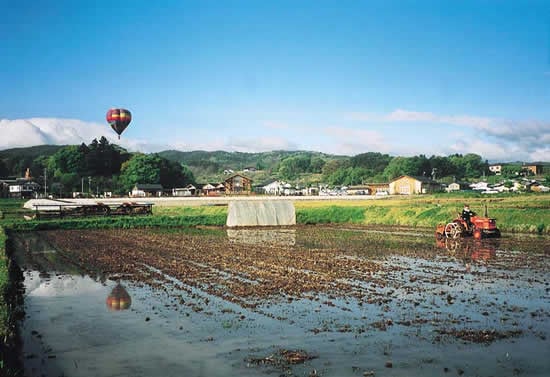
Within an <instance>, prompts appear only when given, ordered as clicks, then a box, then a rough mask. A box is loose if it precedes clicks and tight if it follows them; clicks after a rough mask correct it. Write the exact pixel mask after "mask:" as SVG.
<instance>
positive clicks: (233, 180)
mask: <svg viewBox="0 0 550 377" xmlns="http://www.w3.org/2000/svg"><path fill="white" fill-rule="evenodd" d="M223 184H224V187H225V193H226V194H250V193H251V192H252V180H251V179H250V178H248V177H246V176H244V175H242V174H233V175H232V176H230V177H229V178H227V179H226V180H225V181H224V182H223Z"/></svg>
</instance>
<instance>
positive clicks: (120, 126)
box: [106, 109, 132, 139]
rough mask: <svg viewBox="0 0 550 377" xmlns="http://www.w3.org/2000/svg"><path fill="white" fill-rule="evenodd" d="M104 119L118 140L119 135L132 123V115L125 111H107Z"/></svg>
mask: <svg viewBox="0 0 550 377" xmlns="http://www.w3.org/2000/svg"><path fill="white" fill-rule="evenodd" d="M106 119H107V122H108V123H109V124H110V125H111V128H112V129H113V130H115V132H116V133H117V134H118V138H119V139H120V134H121V133H123V132H124V130H125V129H126V127H128V125H129V124H130V122H131V121H132V113H130V111H129V110H126V109H109V111H107V116H106Z"/></svg>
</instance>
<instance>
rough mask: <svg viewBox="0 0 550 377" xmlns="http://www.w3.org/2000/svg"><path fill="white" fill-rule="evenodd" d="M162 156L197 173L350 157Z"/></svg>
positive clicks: (203, 153) (302, 153)
mask: <svg viewBox="0 0 550 377" xmlns="http://www.w3.org/2000/svg"><path fill="white" fill-rule="evenodd" d="M158 154H159V155H160V156H161V157H164V158H166V159H169V160H173V161H177V162H179V163H182V164H184V165H186V166H188V167H189V168H190V169H191V170H192V171H194V172H195V174H197V170H200V172H201V173H202V174H204V175H215V174H220V173H221V172H223V171H224V170H226V169H231V170H234V171H242V170H243V169H245V168H254V169H257V170H265V171H273V170H274V169H277V168H278V166H279V163H280V162H281V161H282V160H284V159H287V158H289V157H295V156H303V157H307V158H309V159H313V158H321V159H323V160H335V159H344V158H348V157H346V156H336V155H329V154H325V153H320V152H310V151H271V152H261V153H246V152H226V151H213V152H207V151H191V152H182V151H176V150H167V151H163V152H160V153H158Z"/></svg>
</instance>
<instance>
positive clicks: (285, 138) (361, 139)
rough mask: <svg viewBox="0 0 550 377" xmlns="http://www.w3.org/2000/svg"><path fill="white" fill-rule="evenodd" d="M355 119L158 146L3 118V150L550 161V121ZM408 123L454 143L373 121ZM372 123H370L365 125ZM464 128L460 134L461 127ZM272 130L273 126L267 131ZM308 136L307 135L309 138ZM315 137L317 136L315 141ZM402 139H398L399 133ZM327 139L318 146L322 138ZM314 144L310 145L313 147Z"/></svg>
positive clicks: (98, 130)
mask: <svg viewBox="0 0 550 377" xmlns="http://www.w3.org/2000/svg"><path fill="white" fill-rule="evenodd" d="M348 116H349V117H350V118H352V119H353V120H354V121H357V122H359V123H362V124H363V125H364V126H362V127H361V128H357V127H355V128H353V127H345V126H341V127H337V126H334V127H320V128H317V129H315V128H312V127H308V128H309V130H307V132H314V135H313V134H311V135H312V136H311V137H308V136H307V133H306V132H305V131H304V130H302V131H303V133H302V134H301V135H300V136H297V134H296V128H294V129H292V127H287V128H288V131H286V130H285V128H282V127H277V129H278V130H283V131H285V132H284V133H282V134H279V135H277V136H272V137H270V136H265V135H264V136H259V135H256V136H254V135H246V134H245V135H231V134H229V135H216V136H214V137H212V138H205V140H204V141H201V143H185V142H183V141H181V140H177V139H174V140H172V141H171V142H170V143H166V144H161V143H153V142H151V141H150V140H140V139H132V138H128V137H126V136H125V135H124V134H123V135H122V137H121V139H120V140H119V139H118V138H117V136H116V134H115V133H114V132H113V131H112V130H111V129H110V127H109V126H108V125H107V124H101V123H95V122H86V121H82V120H79V119H63V118H28V119H14V120H9V119H0V150H2V149H9V148H17V147H29V146H34V145H44V144H50V145H75V144H81V143H85V144H89V143H90V142H91V141H92V140H93V139H94V138H95V139H99V138H100V137H101V136H105V137H106V138H107V139H108V140H109V142H111V143H114V144H118V145H120V146H122V147H124V148H126V149H128V150H129V151H134V152H135V151H140V152H146V153H151V152H159V151H162V150H167V149H174V150H181V151H191V150H206V151H214V150H225V151H230V152H231V151H239V152H266V151H272V150H311V151H320V152H325V153H331V154H339V155H355V154H359V153H365V152H380V153H387V154H390V155H400V156H412V155H419V154H425V155H426V156H431V155H450V154H454V153H459V154H466V153H476V154H478V155H480V156H482V158H484V159H488V160H489V161H499V162H507V161H550V123H545V122H523V123H521V124H519V123H517V122H516V123H514V122H510V121H499V120H496V119H492V118H481V117H468V116H444V115H437V114H433V113H420V112H410V111H406V110H396V111H394V112H392V113H390V114H386V115H373V114H366V113H365V114H360V113H353V114H348ZM394 122H399V123H400V124H403V123H407V122H423V123H437V125H438V127H441V133H446V134H449V135H451V132H452V140H453V141H452V142H449V143H444V142H441V141H440V140H439V139H438V137H437V136H434V138H433V140H431V143H428V142H427V143H422V145H415V144H414V143H408V142H407V140H403V139H406V137H401V138H400V137H393V135H391V134H386V133H383V132H381V131H380V130H375V129H374V127H372V128H371V126H369V125H368V124H369V123H378V124H379V123H394ZM365 123H367V125H365ZM457 125H461V126H464V127H462V128H460V131H459V132H457V131H456V126H457ZM267 128H271V129H273V127H267ZM304 135H306V136H305V137H304ZM314 136H315V137H318V138H317V139H315V140H314ZM396 136H399V135H396ZM323 139H324V140H325V141H324V142H319V140H323ZM308 143H310V144H308Z"/></svg>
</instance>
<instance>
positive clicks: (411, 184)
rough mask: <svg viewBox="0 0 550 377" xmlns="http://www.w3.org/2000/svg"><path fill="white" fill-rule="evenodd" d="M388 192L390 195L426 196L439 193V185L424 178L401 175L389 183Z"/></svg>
mask: <svg viewBox="0 0 550 377" xmlns="http://www.w3.org/2000/svg"><path fill="white" fill-rule="evenodd" d="M389 190H390V194H392V195H395V194H397V195H413V194H427V193H431V192H437V191H440V190H441V185H440V184H439V183H437V182H436V181H433V180H431V179H429V178H426V177H413V176H410V175H402V176H401V177H398V178H396V179H394V180H393V181H391V182H390V184H389Z"/></svg>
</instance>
